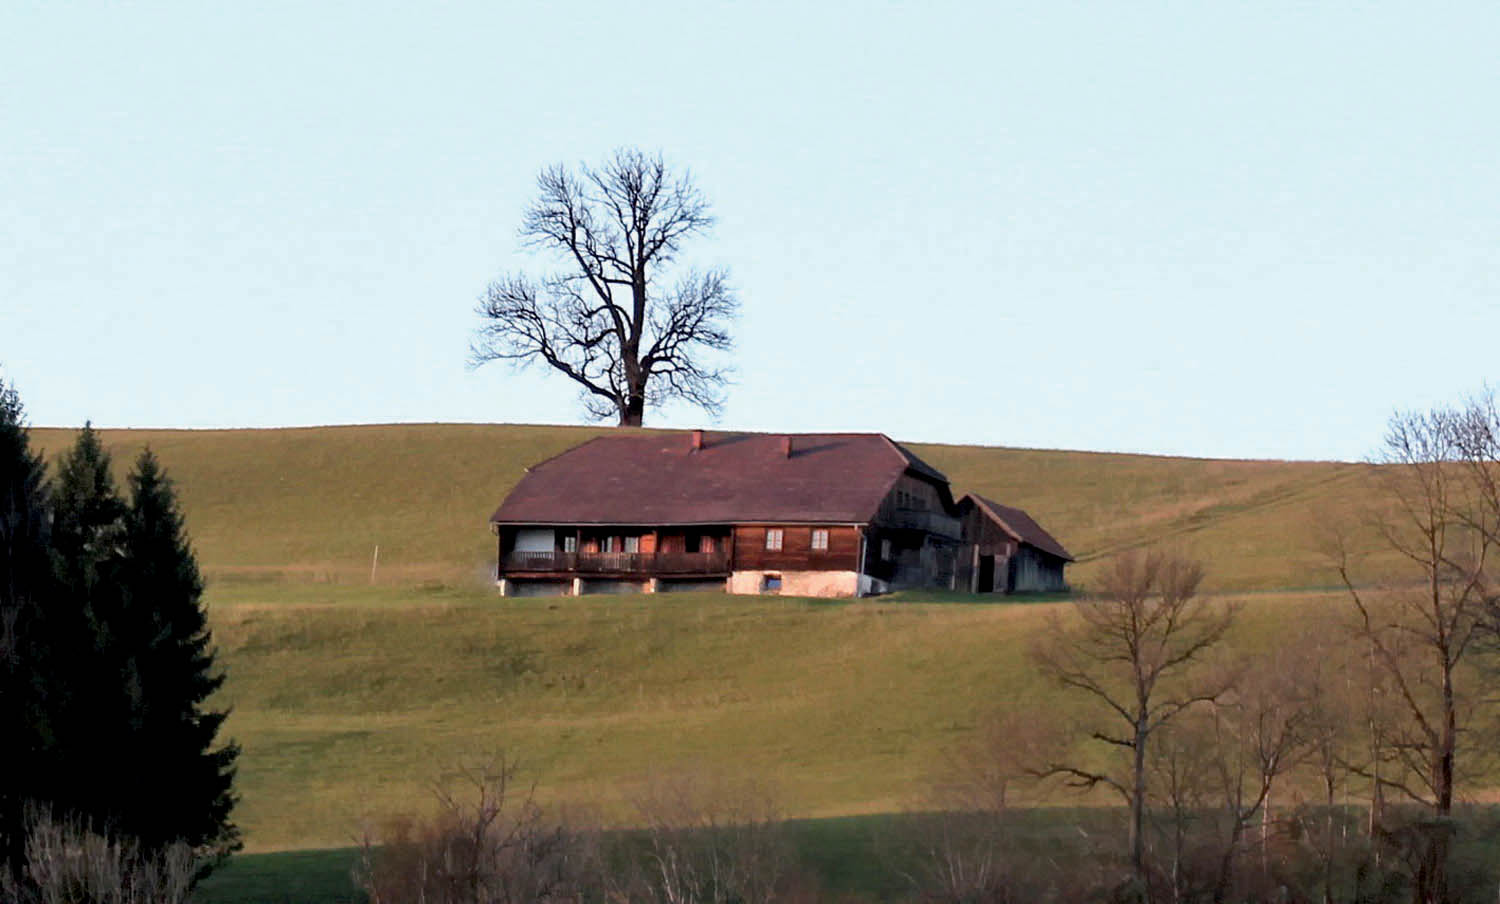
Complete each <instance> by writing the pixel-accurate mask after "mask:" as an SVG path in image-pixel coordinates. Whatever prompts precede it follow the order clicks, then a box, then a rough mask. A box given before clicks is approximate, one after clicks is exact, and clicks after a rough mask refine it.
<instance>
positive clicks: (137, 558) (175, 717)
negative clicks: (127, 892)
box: [120, 449, 239, 854]
mask: <svg viewBox="0 0 1500 904" xmlns="http://www.w3.org/2000/svg"><path fill="white" fill-rule="evenodd" d="M129 483H130V497H131V498H130V507H129V512H128V514H127V516H126V519H125V533H124V552H125V564H124V567H123V570H122V572H121V589H122V591H123V596H124V608H123V616H124V617H123V618H122V623H123V625H124V626H126V627H125V628H124V632H125V636H124V637H123V638H122V640H124V642H125V643H124V647H125V648H126V650H127V655H126V660H125V662H124V670H123V675H122V679H123V681H122V687H123V689H124V691H125V693H126V695H127V697H128V707H129V712H130V719H129V723H130V730H131V737H130V739H129V742H128V744H127V745H126V747H127V749H126V750H125V751H122V752H123V753H124V756H122V757H121V761H122V764H123V765H124V768H125V769H126V770H127V771H128V773H129V775H130V776H131V777H132V778H133V779H134V781H133V783H132V785H131V787H132V789H133V791H134V797H133V799H130V800H127V801H125V802H124V803H125V806H123V807H122V808H121V813H122V814H123V815H122V817H121V825H120V829H121V830H122V831H124V832H125V833H126V834H129V835H131V836H133V837H135V838H138V839H139V840H140V841H141V842H142V844H143V845H145V846H146V847H147V848H149V849H156V848H160V847H162V846H165V845H166V844H168V843H170V842H172V841H174V840H182V841H186V842H188V843H189V844H191V845H192V846H194V847H195V848H198V849H200V850H209V851H215V852H218V853H220V854H224V853H228V852H229V851H231V850H233V849H235V848H237V847H238V839H239V830H238V829H237V828H236V827H235V826H234V824H233V823H232V822H231V821H230V819H229V814H230V810H231V809H232V808H233V806H234V803H235V795H234V793H233V789H232V783H233V780H234V764H235V759H236V757H237V756H238V754H239V748H238V747H237V746H236V745H234V744H233V743H232V742H231V743H228V744H225V745H222V746H218V747H215V742H216V737H217V735H218V732H219V729H220V727H221V726H222V725H223V722H224V718H225V716H226V715H227V713H225V712H222V711H214V710H211V709H209V708H208V707H207V701H208V699H209V697H210V696H211V695H212V694H213V693H214V691H216V690H217V689H218V688H219V685H220V684H222V683H223V681H224V678H223V676H222V675H221V674H219V673H218V672H217V671H216V670H215V668H214V649H213V646H212V635H211V633H210V631H209V629H208V624H207V618H206V615H205V612H204V609H203V604H202V595H203V581H202V579H201V577H200V576H199V573H198V564H197V561H196V559H195V558H194V556H193V551H192V548H191V547H190V545H189V543H188V538H187V536H186V533H185V531H184V527H183V519H182V514H181V512H180V511H179V509H178V505H177V497H176V493H175V492H174V490H173V487H172V482H171V481H170V480H169V479H168V478H167V476H166V474H165V472H164V471H163V470H162V468H161V466H160V464H159V463H158V461H157V459H156V456H155V455H154V454H153V453H152V452H151V450H150V449H146V450H145V451H144V452H142V454H141V456H140V458H139V459H138V460H137V462H136V465H135V469H134V471H133V472H132V473H131V475H130V478H129Z"/></svg>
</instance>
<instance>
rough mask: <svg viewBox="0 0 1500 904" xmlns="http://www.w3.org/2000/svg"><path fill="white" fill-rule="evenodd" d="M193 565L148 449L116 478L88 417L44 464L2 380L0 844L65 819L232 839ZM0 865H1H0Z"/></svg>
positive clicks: (9, 856) (158, 839) (12, 852)
mask: <svg viewBox="0 0 1500 904" xmlns="http://www.w3.org/2000/svg"><path fill="white" fill-rule="evenodd" d="M202 591H203V583H202V580H201V578H200V576H199V573H198V568H197V564H196V561H195V559H194V556H193V553H192V550H191V548H190V546H189V543H188V539H187V536H186V533H185V530H184V525H183V519H182V514H181V512H180V510H179V508H178V504H177V499H176V494H175V492H174V490H173V487H172V483H171V481H170V480H169V479H168V478H167V476H166V474H165V472H164V471H163V470H162V468H161V465H160V463H159V462H158V461H157V459H156V456H155V455H154V454H153V453H152V452H151V451H150V450H149V449H147V450H145V451H143V452H142V453H141V454H140V456H139V458H137V459H136V461H135V464H134V467H133V469H132V470H131V472H130V475H129V479H128V492H127V493H126V494H125V495H123V496H122V495H121V493H120V492H119V491H118V489H117V487H116V485H115V482H114V479H113V477H112V476H111V471H110V456H109V453H108V452H107V451H106V450H105V449H104V447H103V445H102V444H101V443H100V440H99V436H98V434H97V433H96V432H95V431H94V430H93V429H91V428H90V427H87V426H85V428H84V429H83V431H82V432H81V433H80V434H79V435H78V438H77V441H76V442H75V444H74V445H73V446H72V448H71V449H69V450H68V451H67V453H66V454H65V455H63V456H62V457H61V459H60V460H59V462H58V467H57V474H56V478H55V480H49V479H48V475H47V469H46V466H45V464H44V462H43V459H42V456H41V454H40V453H39V452H38V451H36V450H33V449H32V448H31V445H30V437H29V434H28V431H27V429H26V424H25V420H24V412H23V409H22V406H21V403H20V400H19V398H18V397H17V395H16V393H15V391H14V390H13V389H11V388H8V387H6V386H5V385H4V384H3V383H0V724H3V725H4V726H5V732H6V741H5V744H4V748H5V757H6V760H7V761H6V763H5V767H4V768H3V769H0V857H3V862H4V864H5V867H6V868H7V869H9V870H13V871H19V870H20V869H21V868H22V867H23V866H24V864H23V863H22V862H21V861H22V858H23V852H24V850H25V844H26V833H27V830H28V825H29V824H34V823H36V822H37V821H38V820H39V819H57V820H69V821H72V822H76V823H80V824H83V825H86V826H88V827H89V828H90V829H91V830H92V831H94V832H98V833H101V834H104V835H107V836H109V837H112V838H119V839H129V840H130V842H131V843H132V844H133V845H136V846H137V847H138V848H139V849H140V850H142V851H144V852H148V853H149V852H151V851H161V850H164V849H165V848H166V847H167V846H168V845H175V844H183V843H185V844H186V845H188V846H190V847H191V848H192V849H194V851H195V852H196V854H197V855H198V856H199V857H200V858H204V859H205V862H212V861H213V860H214V859H216V858H218V857H221V856H223V855H224V854H227V853H228V852H230V851H231V850H233V849H234V848H235V847H237V846H238V831H237V829H236V828H235V826H234V824H233V823H232V822H231V821H230V819H229V815H230V810H231V808H232V807H233V805H234V802H235V796H234V793H233V790H232V782H233V778H234V763H235V758H236V756H237V755H238V749H237V747H236V746H235V745H234V744H232V743H228V744H224V743H220V742H218V741H217V736H218V732H219V729H220V728H221V726H222V723H223V721H224V717H225V713H223V712H216V711H213V710H212V709H210V708H209V707H208V705H207V701H208V699H209V697H210V696H211V695H212V694H213V693H214V691H215V690H216V689H217V688H218V687H219V685H220V683H221V682H222V680H223V678H222V676H221V675H220V674H218V673H217V671H216V670H215V668H214V650H213V647H212V639H211V636H210V633H209V630H208V626H207V624H206V620H205V613H204V610H203V606H202V602H201V596H202ZM0 872H3V870H0Z"/></svg>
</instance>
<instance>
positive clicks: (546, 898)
mask: <svg viewBox="0 0 1500 904" xmlns="http://www.w3.org/2000/svg"><path fill="white" fill-rule="evenodd" d="M433 794H434V796H435V797H436V799H437V803H438V814H437V816H436V817H435V818H434V819H432V820H430V821H418V820H415V819H411V818H409V817H403V818H397V819H393V820H391V821H390V822H389V823H388V824H387V825H386V826H385V827H384V830H383V831H382V832H381V833H380V837H379V838H378V839H377V838H372V837H370V835H368V834H367V835H366V836H365V838H364V839H363V840H362V843H361V857H360V862H359V865H358V867H357V868H356V871H355V880H356V882H357V883H358V884H359V886H360V888H361V889H362V890H363V891H364V892H365V894H366V895H367V896H368V897H369V900H370V902H371V904H389V902H397V904H404V902H407V901H429V902H437V904H523V902H525V904H544V902H557V904H562V902H575V901H578V900H581V899H582V897H583V895H584V885H585V884H586V883H587V882H589V881H591V879H592V873H593V872H594V871H595V864H594V863H593V858H592V851H591V849H590V848H589V847H588V846H587V845H586V844H585V843H584V841H585V839H584V837H583V836H581V835H580V834H579V833H576V832H573V831H571V830H569V829H567V828H565V827H563V826H561V825H558V824H554V823H552V822H549V821H548V820H547V819H545V818H544V815H543V813H542V810H541V808H540V807H539V806H538V805H537V803H536V801H535V798H534V796H533V793H532V789H531V788H523V789H519V790H518V788H517V785H516V766H515V763H514V762H513V761H511V760H507V759H506V758H505V757H504V756H497V757H495V758H493V759H490V760H486V761H485V762H482V763H479V764H477V765H467V766H463V767H461V768H459V769H458V770H457V771H456V772H455V774H453V775H451V776H449V777H447V778H445V779H444V780H442V781H440V782H438V783H437V784H435V785H434V786H433Z"/></svg>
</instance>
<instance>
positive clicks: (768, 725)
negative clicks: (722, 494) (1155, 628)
mask: <svg viewBox="0 0 1500 904" xmlns="http://www.w3.org/2000/svg"><path fill="white" fill-rule="evenodd" d="M599 432H603V431H601V430H597V429H586V428H565V427H520V426H485V425H406V426H360V427H329V428H314V429H288V430H234V431H135V430H111V431H105V432H104V440H105V442H106V444H107V445H108V446H109V447H110V448H111V449H112V450H113V452H114V454H115V457H116V461H115V464H116V466H117V468H119V469H120V471H121V472H122V474H123V471H124V470H125V469H126V468H127V467H128V466H129V463H130V460H131V459H133V458H134V456H135V454H136V452H137V451H138V450H139V449H140V447H141V446H142V445H144V444H147V443H149V444H150V445H151V446H152V448H154V449H155V450H156V451H157V453H158V455H159V456H160V457H161V459H162V460H163V462H164V463H165V464H166V466H167V468H168V470H169V472H170V473H171V475H172V476H173V477H174V478H175V479H176V481H177V482H178V485H179V488H180V491H181V495H182V500H183V505H184V508H185V510H186V513H187V518H188V524H189V528H190V530H191V532H192V535H193V538H194V541H195V544H196V547H197V549H198V552H199V556H200V559H201V561H202V563H203V565H204V568H205V571H206V572H207V574H208V575H209V577H210V584H209V592H208V599H209V605H210V615H211V618H212V621H213V625H214V630H215V635H216V640H217V642H218V643H219V644H220V648H221V660H220V661H221V662H222V664H223V665H224V666H225V667H226V669H227V672H228V675H229V680H228V682H227V684H226V686H225V688H224V690H223V691H222V699H223V702H224V703H226V704H229V705H231V706H232V707H233V715H232V716H231V718H230V721H229V723H228V732H229V734H230V735H232V736H233V737H235V738H236V739H238V740H239V741H240V742H241V743H242V744H243V747H244V755H243V758H242V762H241V772H240V780H239V789H240V791H241V793H242V794H243V802H242V804H241V806H240V808H239V810H238V811H237V819H238V820H239V822H240V823H241V825H242V826H243V827H244V828H245V830H246V840H247V846H248V848H249V849H250V850H262V851H264V850H285V849H293V848H309V847H334V846H341V845H347V844H348V843H350V841H351V839H352V837H353V835H354V834H355V833H356V832H357V831H358V828H359V825H360V824H361V821H362V820H365V819H368V818H378V817H379V816H380V815H382V814H385V813H389V812H391V811H394V810H402V809H411V808H414V807H420V806H422V805H423V803H424V802H425V801H426V799H427V797H426V790H425V789H426V787H427V785H428V783H429V782H430V781H431V780H433V779H434V778H435V777H436V776H437V775H438V774H439V773H440V772H441V770H442V769H443V768H444V767H445V766H447V765H450V764H453V763H454V762H456V761H457V760H459V759H461V758H463V757H468V756H473V755H479V754H483V753H485V752H487V751H493V750H495V749H498V748H505V749H507V750H509V751H511V752H512V753H514V754H516V755H518V756H520V757H521V759H522V760H523V762H524V763H525V765H526V767H527V770H528V774H529V775H530V776H531V777H533V778H535V779H536V780H537V781H538V782H539V783H540V787H541V789H542V793H543V794H544V795H546V796H548V797H550V798H552V799H556V800H565V801H569V802H573V803H578V804H584V805H587V806H589V807H591V808H595V809H597V810H599V812H601V813H602V814H604V816H605V818H606V819H609V820H610V821H613V822H628V821H629V819H630V806H629V799H630V797H631V795H632V793H633V791H634V790H635V789H637V788H638V787H639V786H640V785H641V783H642V782H644V781H645V780H646V779H647V777H648V776H650V775H651V774H652V773H653V772H659V771H663V770H673V769H680V768H691V769H703V770H708V771H716V770H722V771H730V772H733V773H735V774H753V775H759V776H763V777H765V778H766V779H768V780H769V781H771V782H772V783H774V784H775V785H776V786H778V787H779V788H780V789H781V800H782V804H783V806H784V807H785V809H786V811H787V813H788V814H789V815H793V816H809V817H811V816H834V815H846V814H861V813H876V812H885V811H891V810H898V809H902V808H904V807H908V806H913V805H919V804H920V803H921V802H922V798H923V795H924V793H925V791H926V788H927V787H928V785H929V779H930V778H931V777H932V774H933V773H934V771H935V770H936V769H938V768H940V766H941V764H942V762H943V761H944V757H945V756H946V754H947V752H948V751H950V750H952V748H953V747H954V745H955V744H958V743H961V742H962V741H963V740H964V739H965V738H968V737H970V735H971V733H972V730H973V728H974V726H975V725H976V724H977V723H978V721H979V720H980V719H982V718H984V717H985V716H986V715H987V714H989V713H992V712H994V711H995V710H996V709H997V708H1001V707H1005V706H1010V705H1020V704H1026V703H1035V702H1041V703H1044V704H1045V705H1047V706H1048V707H1051V708H1053V709H1054V711H1057V712H1060V713H1065V712H1066V711H1067V707H1068V705H1069V704H1068V702H1067V701H1066V700H1064V699H1061V698H1058V697H1057V695H1056V692H1055V691H1054V690H1053V689H1051V688H1050V687H1046V686H1044V685H1042V684H1041V683H1040V682H1039V680H1038V679H1037V677H1036V675H1035V674H1034V672H1033V670H1032V668H1031V667H1030V666H1029V664H1028V661H1027V658H1026V655H1025V654H1026V650H1027V648H1028V646H1029V644H1030V643H1031V641H1032V639H1033V638H1035V637H1036V636H1037V635H1038V634H1039V633H1041V632H1044V631H1045V630H1047V626H1048V621H1047V619H1048V617H1049V616H1050V614H1051V613H1052V612H1053V611H1056V610H1058V609H1060V608H1062V607H1059V606H1058V605H1057V604H1046V603H1040V604H1025V603H1021V604H1004V603H993V602H984V603H976V602H973V601H968V602H967V604H963V605H957V604H953V605H942V604H936V603H932V602H929V601H925V600H924V599H923V598H922V597H920V596H896V597H887V598H881V599H878V600H873V601H860V602H848V601H845V602H826V601H807V600H796V599H758V598H748V599H747V598H742V597H740V598H736V597H725V596H723V595H682V596H675V595H674V596H672V597H670V598H668V597H640V596H635V597H629V596H627V597H593V598H584V599H553V600H507V601H501V600H500V599H499V598H498V597H496V596H495V595H494V592H493V590H492V589H491V588H490V587H489V586H488V584H487V578H488V575H489V573H490V569H491V567H492V565H493V547H492V543H493V540H492V538H491V537H490V535H489V533H488V531H487V530H486V527H485V522H486V518H487V516H488V514H489V513H490V511H492V510H493V508H494V506H495V505H496V504H497V503H498V502H499V501H500V499H501V498H502V497H503V496H504V495H505V494H506V492H507V491H508V490H509V489H510V487H511V486H512V485H513V484H514V483H515V481H516V480H517V479H518V478H519V477H520V476H521V474H522V473H523V468H525V467H526V466H527V465H529V464H531V463H533V462H536V461H539V460H541V459H543V458H546V457H548V456H550V455H553V454H556V453H557V452H560V451H562V450H564V449H566V448H568V447H569V446H572V445H574V444H576V443H578V442H581V441H583V440H584V439H586V438H588V437H590V436H592V435H595V434H597V433H599ZM33 439H34V442H35V443H36V444H37V445H39V446H41V447H43V448H45V449H46V450H47V451H48V453H49V457H50V456H55V455H56V454H57V453H58V452H60V451H61V450H62V449H64V448H65V447H66V446H67V444H68V443H69V442H70V441H71V432H70V431H63V430H51V429H39V430H35V431H33ZM684 442H686V438H685V437H684ZM913 449H914V450H915V451H916V452H917V453H918V454H919V455H921V456H923V457H924V458H926V459H927V460H929V461H930V462H932V463H933V464H934V465H936V466H937V467H939V468H941V469H942V470H944V471H945V472H947V473H948V475H949V476H950V477H951V478H952V480H953V482H954V486H955V489H956V490H957V491H958V492H963V491H966V490H974V491H978V492H982V493H984V494H985V495H987V496H991V497H993V498H996V499H999V500H1002V501H1005V502H1008V503H1011V504H1014V505H1019V506H1021V507H1024V508H1026V509H1028V510H1029V511H1031V512H1032V513H1033V514H1034V515H1035V516H1036V517H1037V518H1038V519H1039V520H1040V521H1041V522H1042V523H1043V524H1044V525H1046V526H1047V527H1048V528H1049V529H1050V530H1051V531H1053V532H1054V533H1055V534H1056V535H1057V536H1058V537H1059V539H1061V540H1062V542H1063V543H1064V544H1065V545H1067V546H1068V547H1069V548H1070V549H1071V550H1072V551H1073V552H1074V553H1075V555H1077V556H1079V558H1080V563H1079V565H1078V566H1077V567H1076V568H1075V569H1073V571H1072V578H1073V580H1075V581H1081V582H1083V583H1087V582H1088V580H1089V579H1090V575H1091V574H1093V573H1094V572H1095V570H1096V569H1097V568H1098V567H1099V565H1100V563H1102V562H1103V561H1104V560H1105V558H1106V557H1107V556H1108V555H1109V554H1111V553H1113V552H1115V551H1118V550H1121V549H1125V548H1128V547H1131V546H1137V545H1141V544H1145V543H1152V542H1163V543H1168V544H1173V545H1176V546H1178V547H1180V548H1183V549H1185V550H1187V551H1190V552H1194V553H1197V554H1199V555H1201V556H1203V557H1204V558H1206V559H1208V560H1209V563H1210V566H1209V567H1210V573H1211V575H1212V582H1213V586H1214V587H1215V588H1217V589H1218V590H1219V591H1222V592H1225V593H1230V594H1233V595H1238V596H1244V597H1246V598H1248V599H1250V600H1251V604H1250V605H1249V606H1248V607H1247V609H1246V614H1245V616H1244V618H1243V619H1242V624H1241V626H1240V628H1239V629H1237V633H1236V635H1235V645H1236V646H1237V647H1239V648H1240V649H1242V650H1247V649H1256V648H1258V647H1261V646H1264V645H1266V644H1269V643H1271V642H1272V640H1273V638H1274V637H1275V636H1277V634H1278V632H1280V631H1285V630H1294V631H1299V630H1312V628H1311V625H1312V624H1313V623H1314V622H1317V621H1318V620H1320V619H1323V618H1325V617H1327V613H1328V612H1330V611H1334V612H1336V611H1339V607H1341V606H1343V605H1344V603H1343V601H1342V599H1341V597H1340V596H1339V595H1338V594H1336V593H1327V592H1323V591H1320V590H1318V589H1317V588H1319V587H1324V586H1326V585H1329V584H1332V583H1333V575H1332V573H1331V572H1330V571H1329V570H1328V568H1327V566H1326V565H1325V564H1324V563H1323V562H1322V560H1321V558H1320V556H1319V553H1318V551H1317V549H1318V544H1319V542H1320V540H1321V538H1322V534H1323V533H1324V532H1326V530H1328V526H1329V525H1330V524H1331V523H1333V522H1335V521H1337V520H1339V519H1346V518H1349V517H1350V516H1352V514H1353V513H1355V512H1356V511H1357V510H1358V508H1359V507H1360V505H1362V504H1363V503H1364V501H1365V500H1366V499H1367V498H1368V494H1367V493H1366V492H1365V489H1364V487H1365V483H1364V481H1365V479H1366V477H1365V471H1364V469H1362V468H1361V467H1359V466H1355V465H1347V464H1337V463H1299V462H1249V461H1208V460H1196V459H1181V458H1161V457H1151V456H1139V455H1108V454H1095V453H1080V452H1053V451H1033V450H1016V449H1000V448H980V447H964V446H937V445H920V444H916V445H914V446H913ZM377 545H378V546H379V547H380V566H379V571H378V574H377V577H376V580H375V581H374V582H373V583H372V582H371V580H370V565H371V556H372V553H373V551H374V549H375V547H376V546H377ZM1375 564H1376V566H1379V565H1380V563H1379V562H1378V561H1377V562H1376V563H1375ZM1377 570H1378V568H1377ZM1372 573H1373V572H1372Z"/></svg>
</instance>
